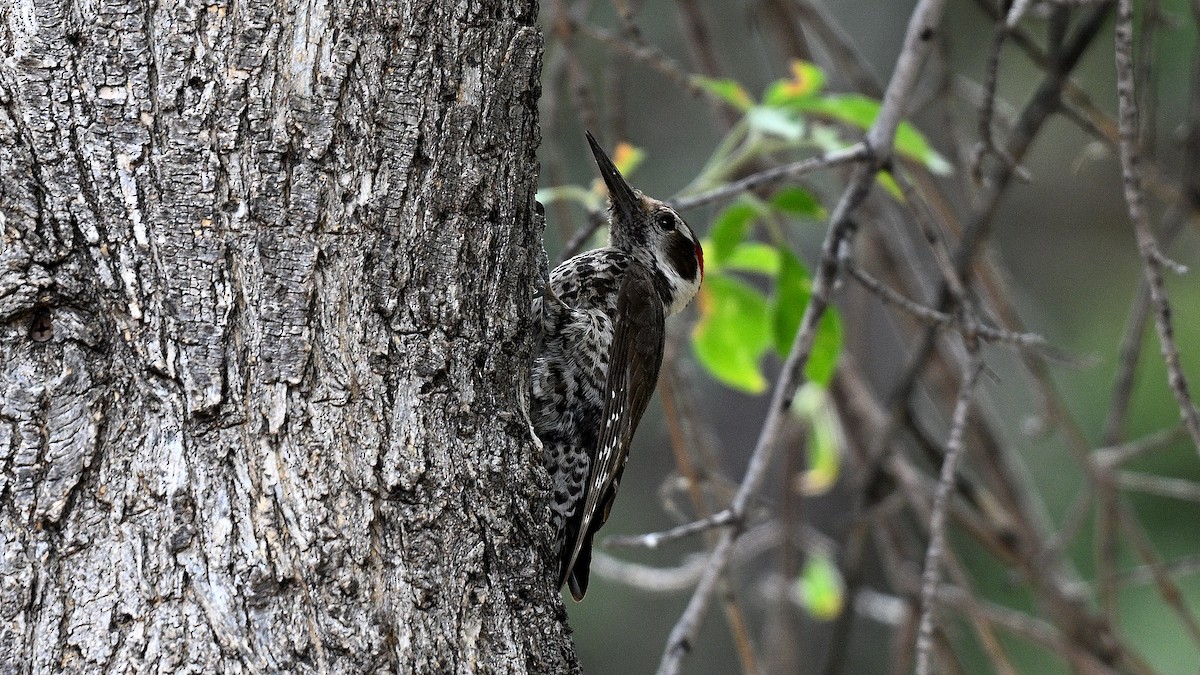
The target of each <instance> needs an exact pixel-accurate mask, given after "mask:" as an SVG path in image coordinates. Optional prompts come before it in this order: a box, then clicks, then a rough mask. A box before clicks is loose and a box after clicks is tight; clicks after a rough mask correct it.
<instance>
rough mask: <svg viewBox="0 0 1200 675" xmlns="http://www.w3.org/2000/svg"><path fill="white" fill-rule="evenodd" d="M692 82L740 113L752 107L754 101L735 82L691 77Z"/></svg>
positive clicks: (701, 76)
mask: <svg viewBox="0 0 1200 675" xmlns="http://www.w3.org/2000/svg"><path fill="white" fill-rule="evenodd" d="M692 82H694V83H695V84H696V86H698V87H700V88H701V89H704V90H705V91H708V92H710V93H712V94H716V95H717V97H718V98H720V99H721V100H723V101H725V102H727V103H729V104H730V105H732V106H733V107H735V108H737V109H738V110H741V111H742V112H746V111H747V110H749V109H750V108H752V107H754V99H752V98H750V94H748V93H747V92H746V90H745V88H743V87H742V85H741V84H738V82H737V81H736V80H729V79H720V80H717V79H713V78H711V77H704V76H703V75H693V76H692Z"/></svg>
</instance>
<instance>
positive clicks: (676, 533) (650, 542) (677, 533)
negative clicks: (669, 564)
mask: <svg viewBox="0 0 1200 675" xmlns="http://www.w3.org/2000/svg"><path fill="white" fill-rule="evenodd" d="M735 522H737V521H736V519H735V518H734V514H733V511H730V510H729V509H725V510H724V511H718V512H716V513H714V514H712V515H711V516H708V517H707V518H701V519H700V520H693V521H692V522H690V523H685V524H683V525H679V526H677V527H672V528H671V529H669V530H664V531H662V532H650V533H647V534H636V535H628V536H617V537H609V538H607V539H605V540H604V546H605V547H606V548H607V547H624V548H658V546H659V544H663V543H666V542H669V541H675V540H676V539H683V538H684V537H689V536H691V535H693V534H699V533H701V532H707V531H709V530H713V529H716V528H718V527H725V526H726V525H733V524H734V523H735Z"/></svg>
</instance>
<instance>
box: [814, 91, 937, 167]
mask: <svg viewBox="0 0 1200 675" xmlns="http://www.w3.org/2000/svg"><path fill="white" fill-rule="evenodd" d="M794 106H795V107H796V108H798V109H800V110H804V111H807V112H812V113H816V114H818V115H824V116H826V117H829V118H832V119H835V120H838V121H840V122H845V123H846V124H851V125H853V126H856V127H858V128H860V129H869V128H870V127H871V125H872V124H874V123H875V118H876V117H878V116H879V108H880V103H879V101H876V100H875V99H872V98H868V97H866V96H862V95H860V94H835V95H830V96H820V97H809V98H804V99H798V100H796V101H795V102H794ZM894 144H895V148H896V152H897V153H899V154H901V155H903V156H906V157H909V158H910V159H914V160H916V161H918V162H921V163H922V164H924V165H925V167H926V168H928V169H929V170H930V171H931V172H933V173H935V174H939V175H945V174H948V173H950V168H951V167H950V163H949V162H947V161H946V158H945V157H942V156H941V155H940V154H938V153H937V151H936V150H934V149H933V147H932V146H930V145H929V142H928V141H927V140H925V137H924V136H923V135H921V132H919V131H917V129H916V127H914V126H913V125H911V124H909V123H908V122H901V123H900V125H899V126H898V127H897V128H896V138H895V141H894Z"/></svg>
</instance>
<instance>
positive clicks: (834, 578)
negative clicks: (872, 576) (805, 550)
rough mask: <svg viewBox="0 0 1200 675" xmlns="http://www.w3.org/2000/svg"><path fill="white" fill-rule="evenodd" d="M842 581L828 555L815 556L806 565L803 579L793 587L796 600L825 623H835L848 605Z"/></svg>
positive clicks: (815, 554)
mask: <svg viewBox="0 0 1200 675" xmlns="http://www.w3.org/2000/svg"><path fill="white" fill-rule="evenodd" d="M843 588H844V584H843V583H842V577H841V575H840V574H838V570H837V566H836V565H835V564H834V563H833V560H832V559H831V558H830V557H829V555H828V554H827V553H823V552H816V551H814V552H812V553H810V554H809V556H808V560H806V561H805V563H804V569H803V570H802V571H801V572H800V578H799V579H797V580H796V583H795V585H794V586H793V587H792V597H793V599H794V600H795V601H796V602H797V603H798V604H800V605H801V606H802V607H804V608H805V609H807V610H808V613H809V614H810V615H812V616H813V618H816V619H820V620H822V621H830V620H832V619H835V618H837V617H838V615H840V614H841V613H842V607H843V606H844V605H845V597H844V596H845V592H844V590H843Z"/></svg>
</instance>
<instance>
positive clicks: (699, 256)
mask: <svg viewBox="0 0 1200 675" xmlns="http://www.w3.org/2000/svg"><path fill="white" fill-rule="evenodd" d="M696 262H698V263H700V279H701V280H703V279H704V249H703V248H700V242H696Z"/></svg>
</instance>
